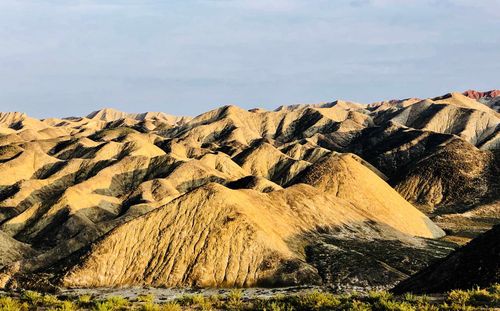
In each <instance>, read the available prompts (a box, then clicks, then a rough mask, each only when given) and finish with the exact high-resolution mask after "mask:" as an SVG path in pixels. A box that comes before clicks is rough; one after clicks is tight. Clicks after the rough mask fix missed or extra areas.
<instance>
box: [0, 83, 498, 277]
mask: <svg viewBox="0 0 500 311" xmlns="http://www.w3.org/2000/svg"><path fill="white" fill-rule="evenodd" d="M497 98H498V92H496V91H491V92H486V93H480V92H474V91H467V92H465V93H464V94H461V93H450V94H447V95H444V96H440V97H435V98H431V99H415V98H412V99H405V100H392V101H386V102H379V103H373V104H370V105H363V104H358V103H353V102H345V101H335V102H331V103H323V104H317V105H295V106H282V107H280V108H278V109H276V110H275V111H266V110H263V109H252V110H244V109H242V108H239V107H236V106H224V107H221V108H218V109H215V110H212V111H209V112H206V113H203V114H201V115H199V116H196V117H194V118H189V117H174V116H170V115H167V114H165V113H161V112H158V113H156V112H155V113H151V112H146V113H124V112H120V111H117V110H114V109H103V110H100V111H95V112H92V113H90V114H89V115H88V116H86V117H71V118H63V119H57V118H50V119H44V120H38V119H36V118H32V117H29V116H27V115H26V114H23V113H18V112H7V113H0V250H1V252H0V269H1V271H0V285H2V286H4V287H15V286H22V287H37V286H74V287H80V286H84V287H89V286H90V287H92V286H133V285H153V286H210V287H212V286H256V285H297V284H324V285H330V286H338V287H342V286H344V285H345V284H348V285H349V286H353V287H356V286H357V287H388V286H391V285H393V284H395V283H396V282H399V281H401V280H403V279H405V278H407V277H408V276H409V275H410V274H412V273H414V272H416V271H418V270H419V269H421V268H423V267H425V266H426V265H427V264H428V263H429V262H430V261H432V260H433V259H435V258H440V257H443V256H445V255H446V254H448V253H449V252H450V251H451V250H452V247H453V244H450V243H448V242H446V241H444V240H443V237H444V236H445V231H443V229H445V230H446V232H447V233H449V234H451V236H450V237H445V239H448V240H453V241H459V242H463V241H464V239H469V238H471V237H473V236H475V235H477V234H478V233H480V232H483V231H485V230H487V229H488V228H490V227H491V226H492V225H494V224H495V223H498V222H500V216H499V213H498V212H499V206H500V204H499V200H500V182H499V180H498V176H499V175H500V164H499V162H500V161H499V155H500V153H499V151H498V150H499V149H500V115H499V114H498V112H497V111H495V110H494V108H495V107H496V106H495V105H494V104H491V103H493V102H495V100H496V99H497ZM492 108H493V109H492ZM436 223H437V224H436ZM440 226H441V228H440ZM388 254H390V255H388ZM401 263H406V264H401ZM359 266H362V267H363V269H362V270H360V269H359ZM356 267H358V269H356ZM360 271H363V273H360Z"/></svg>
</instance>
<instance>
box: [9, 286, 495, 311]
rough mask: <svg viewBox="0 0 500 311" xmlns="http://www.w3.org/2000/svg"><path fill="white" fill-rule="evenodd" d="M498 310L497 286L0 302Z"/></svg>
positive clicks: (69, 307)
mask: <svg viewBox="0 0 500 311" xmlns="http://www.w3.org/2000/svg"><path fill="white" fill-rule="evenodd" d="M493 308H500V285H499V284H495V285H493V286H491V287H489V288H486V289H481V288H474V289H470V290H453V291H450V292H448V293H445V294H444V295H441V296H440V297H437V299H436V298H435V299H434V302H432V300H431V299H429V297H427V296H421V295H414V294H411V293H408V294H405V295H403V296H393V295H392V294H391V293H389V292H386V291H372V292H369V293H368V294H367V295H360V294H356V293H353V294H350V295H334V294H331V293H328V292H321V291H309V292H304V293H301V294H291V295H282V294H281V295H275V296H273V297H270V298H265V299H263V298H251V297H250V298H245V297H244V295H243V291H241V290H232V291H230V292H229V293H228V294H226V295H222V296H219V295H214V296H203V295H200V294H198V295H185V296H182V297H180V298H178V299H176V300H175V301H170V302H166V303H157V302H155V297H154V296H152V295H141V296H138V297H137V298H136V299H134V300H129V299H126V298H123V297H121V296H110V297H107V298H106V299H99V300H97V299H95V298H93V297H92V296H90V295H82V296H79V297H73V298H67V297H64V298H62V297H57V296H53V295H48V294H41V293H37V292H33V291H25V292H21V293H19V294H13V295H12V296H9V297H0V311H30V310H60V311H73V310H95V311H119V310H143V311H182V310H189V311H191V310H204V311H208V310H235V311H236V310H241V311H247V310H262V311H305V310H311V311H327V310H352V311H441V310H443V311H445V310H451V311H466V310H488V309H493Z"/></svg>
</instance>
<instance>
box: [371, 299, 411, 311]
mask: <svg viewBox="0 0 500 311" xmlns="http://www.w3.org/2000/svg"><path fill="white" fill-rule="evenodd" d="M373 309H374V310H385V311H416V310H417V309H416V308H415V307H414V306H412V305H411V304H410V303H409V302H406V301H396V300H391V299H385V298H382V299H380V300H379V301H377V302H375V304H374V305H373Z"/></svg>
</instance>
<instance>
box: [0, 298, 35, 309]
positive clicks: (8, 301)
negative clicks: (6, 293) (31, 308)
mask: <svg viewBox="0 0 500 311" xmlns="http://www.w3.org/2000/svg"><path fill="white" fill-rule="evenodd" d="M24 310H28V304H27V303H20V302H19V301H17V300H15V299H12V298H11V297H0V311H24Z"/></svg>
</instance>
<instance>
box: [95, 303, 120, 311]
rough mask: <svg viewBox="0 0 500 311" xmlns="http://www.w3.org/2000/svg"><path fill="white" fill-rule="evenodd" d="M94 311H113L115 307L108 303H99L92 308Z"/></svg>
mask: <svg viewBox="0 0 500 311" xmlns="http://www.w3.org/2000/svg"><path fill="white" fill-rule="evenodd" d="M92 310H93V311H113V310H115V309H114V306H113V305H112V304H111V303H109V302H108V301H98V302H96V303H95V305H94V307H93V308H92Z"/></svg>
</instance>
